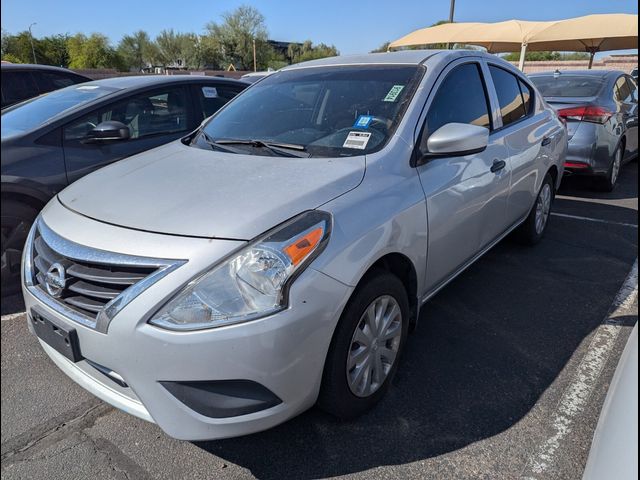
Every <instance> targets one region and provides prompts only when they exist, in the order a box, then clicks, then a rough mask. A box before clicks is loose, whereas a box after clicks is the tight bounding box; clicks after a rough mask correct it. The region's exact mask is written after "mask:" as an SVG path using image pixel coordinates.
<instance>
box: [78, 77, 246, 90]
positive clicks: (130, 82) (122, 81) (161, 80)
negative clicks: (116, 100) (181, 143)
mask: <svg viewBox="0 0 640 480" xmlns="http://www.w3.org/2000/svg"><path fill="white" fill-rule="evenodd" d="M202 82H207V83H212V82H216V83H228V84H229V85H241V86H243V87H246V86H248V85H249V83H247V82H243V81H241V80H234V79H232V78H225V77H213V76H207V75H153V74H151V75H128V76H124V77H112V78H103V79H100V80H93V81H91V82H87V83H85V84H84V85H101V86H104V87H111V88H117V89H124V88H144V87H150V86H154V85H163V84H167V83H202Z"/></svg>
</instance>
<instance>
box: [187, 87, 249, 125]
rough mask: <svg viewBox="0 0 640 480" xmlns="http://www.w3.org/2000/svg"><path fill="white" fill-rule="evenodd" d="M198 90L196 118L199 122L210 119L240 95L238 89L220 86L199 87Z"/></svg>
mask: <svg viewBox="0 0 640 480" xmlns="http://www.w3.org/2000/svg"><path fill="white" fill-rule="evenodd" d="M196 90H197V92H196V97H197V102H196V103H197V105H198V111H197V112H196V116H197V117H198V119H199V120H204V119H205V118H208V117H210V116H211V115H213V114H214V113H216V112H217V111H218V110H220V108H221V107H222V106H223V105H225V104H226V103H227V102H228V101H229V100H231V99H232V98H233V97H235V96H236V95H237V94H238V93H240V89H238V88H235V87H229V86H227V85H220V84H218V85H216V84H208V85H198V86H197V87H196Z"/></svg>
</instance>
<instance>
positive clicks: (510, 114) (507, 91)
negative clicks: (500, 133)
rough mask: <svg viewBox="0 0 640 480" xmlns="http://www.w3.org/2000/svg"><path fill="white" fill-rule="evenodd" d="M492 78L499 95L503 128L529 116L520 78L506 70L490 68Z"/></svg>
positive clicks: (491, 66)
mask: <svg viewBox="0 0 640 480" xmlns="http://www.w3.org/2000/svg"><path fill="white" fill-rule="evenodd" d="M489 70H490V72H491V78H492V79H493V84H494V86H495V88H496V93H497V94H498V103H499V104H500V113H501V115H502V126H504V127H506V126H508V125H511V124H512V123H514V122H517V121H518V120H520V119H521V118H524V117H525V116H526V115H527V113H528V112H527V110H526V108H525V103H524V100H523V98H522V92H521V91H520V85H519V81H518V78H517V77H516V76H515V75H513V74H511V73H509V72H507V71H506V70H504V69H502V68H500V67H496V66H493V65H490V66H489Z"/></svg>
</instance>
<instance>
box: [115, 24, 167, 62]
mask: <svg viewBox="0 0 640 480" xmlns="http://www.w3.org/2000/svg"><path fill="white" fill-rule="evenodd" d="M118 53H119V55H120V57H121V58H122V61H123V63H124V65H125V66H126V67H127V69H129V70H136V71H140V70H142V69H143V68H145V67H147V66H151V65H153V64H154V62H155V60H156V59H157V58H158V57H159V53H158V48H157V47H156V45H155V43H153V41H152V40H151V39H150V38H149V34H147V32H145V31H144V30H138V31H137V32H134V33H133V34H131V35H125V36H124V37H122V39H121V40H120V43H119V44H118Z"/></svg>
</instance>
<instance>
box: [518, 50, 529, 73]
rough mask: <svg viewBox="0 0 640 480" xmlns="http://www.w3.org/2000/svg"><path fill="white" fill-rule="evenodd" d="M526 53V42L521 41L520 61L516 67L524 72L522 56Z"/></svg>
mask: <svg viewBox="0 0 640 480" xmlns="http://www.w3.org/2000/svg"><path fill="white" fill-rule="evenodd" d="M526 55H527V44H526V43H523V44H522V48H521V49H520V63H519V64H518V68H519V69H520V71H521V72H524V57H525V56H526Z"/></svg>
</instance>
